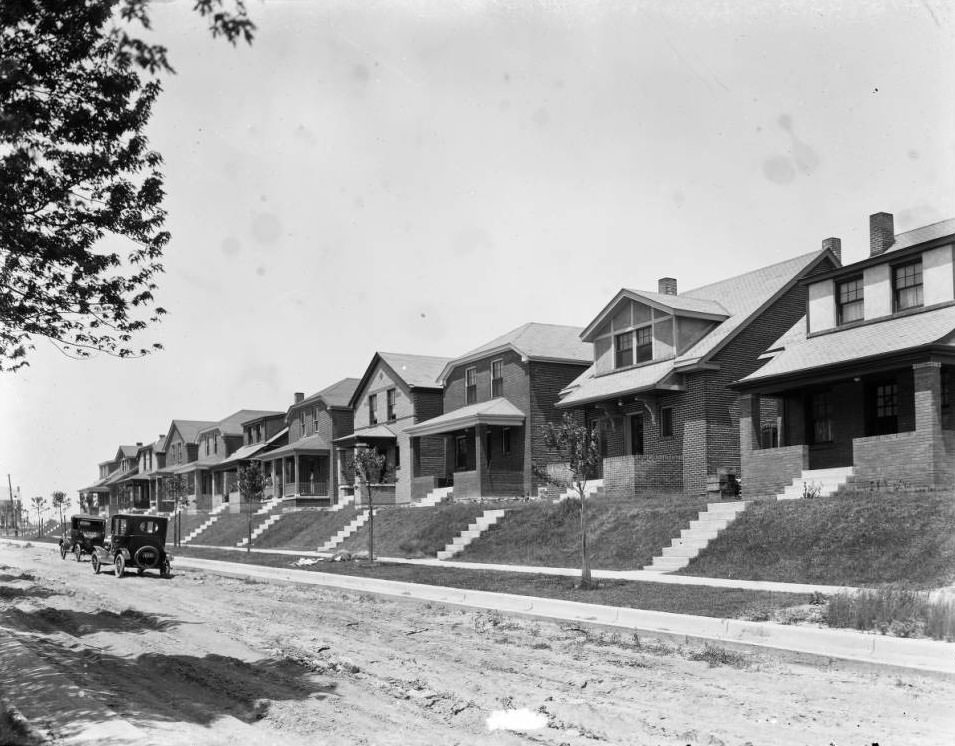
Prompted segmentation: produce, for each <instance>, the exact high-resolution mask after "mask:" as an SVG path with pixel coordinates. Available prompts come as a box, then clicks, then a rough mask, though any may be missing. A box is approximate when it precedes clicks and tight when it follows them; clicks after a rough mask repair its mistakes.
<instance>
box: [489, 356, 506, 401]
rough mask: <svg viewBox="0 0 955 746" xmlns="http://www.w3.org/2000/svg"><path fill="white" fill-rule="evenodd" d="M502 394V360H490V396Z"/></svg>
mask: <svg viewBox="0 0 955 746" xmlns="http://www.w3.org/2000/svg"><path fill="white" fill-rule="evenodd" d="M496 396H504V361H503V360H492V361H491V398H492V399H493V398H494V397H496Z"/></svg>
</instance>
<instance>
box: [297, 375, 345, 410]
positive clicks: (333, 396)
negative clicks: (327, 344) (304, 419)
mask: <svg viewBox="0 0 955 746" xmlns="http://www.w3.org/2000/svg"><path fill="white" fill-rule="evenodd" d="M356 388H358V379H357V378H343V379H342V380H340V381H337V382H336V383H333V384H332V385H331V386H327V387H326V388H323V389H322V390H321V391H317V392H316V393H314V394H312V395H311V396H307V397H305V398H304V399H303V400H302V401H300V402H298V403H297V404H293V405H292V406H291V407H289V409H288V411H289V412H291V411H292V410H293V409H296V408H297V407H302V406H305V405H306V404H314V403H315V402H317V401H319V400H321V401H323V402H325V406H326V407H329V408H333V407H337V408H339V409H347V408H348V403H349V401H351V398H352V395H353V394H354V393H355V389H356Z"/></svg>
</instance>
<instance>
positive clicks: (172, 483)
mask: <svg viewBox="0 0 955 746" xmlns="http://www.w3.org/2000/svg"><path fill="white" fill-rule="evenodd" d="M164 481H165V486H166V495H168V496H169V499H170V500H171V501H172V506H173V508H172V509H173V511H174V512H173V521H174V522H175V523H174V526H175V541H174V546H177V547H178V546H179V545H180V542H181V541H182V511H183V510H185V509H186V508H187V507H189V494H188V492H187V490H188V485H187V484H186V478H185V477H184V476H183V475H182V474H173V475H172V476H170V477H166V479H165V480H164Z"/></svg>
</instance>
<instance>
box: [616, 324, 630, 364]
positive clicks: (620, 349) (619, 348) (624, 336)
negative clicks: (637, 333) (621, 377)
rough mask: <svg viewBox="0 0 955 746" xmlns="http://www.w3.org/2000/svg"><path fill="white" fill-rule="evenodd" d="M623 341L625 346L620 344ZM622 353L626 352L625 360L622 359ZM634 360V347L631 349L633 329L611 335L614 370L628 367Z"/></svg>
mask: <svg viewBox="0 0 955 746" xmlns="http://www.w3.org/2000/svg"><path fill="white" fill-rule="evenodd" d="M621 342H623V343H625V346H624V345H623V344H621ZM623 353H626V355H627V360H623V359H622V355H623ZM633 360H634V349H633V330H632V329H631V330H629V331H626V332H621V333H620V334H614V335H613V368H614V370H621V369H622V368H629V367H630V366H632V365H633Z"/></svg>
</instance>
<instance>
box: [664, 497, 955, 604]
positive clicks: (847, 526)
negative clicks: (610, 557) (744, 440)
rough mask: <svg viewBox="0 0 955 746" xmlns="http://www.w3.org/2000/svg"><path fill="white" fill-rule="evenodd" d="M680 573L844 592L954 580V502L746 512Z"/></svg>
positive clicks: (772, 506) (846, 500) (870, 500)
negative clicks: (822, 586) (848, 588)
mask: <svg viewBox="0 0 955 746" xmlns="http://www.w3.org/2000/svg"><path fill="white" fill-rule="evenodd" d="M681 574H685V575H703V576H708V577H726V578H747V579H752V580H780V581H799V582H816V583H831V584H837V585H838V584H846V585H873V584H879V583H893V582H903V581H904V582H905V583H906V584H907V585H909V586H910V587H923V588H925V587H937V586H940V585H946V584H948V583H951V582H952V581H953V580H955V495H952V494H951V493H923V494H909V495H906V494H867V495H858V496H857V495H847V496H844V497H836V498H832V499H828V498H822V499H815V500H792V501H781V502H761V503H756V504H754V505H751V506H750V507H749V508H748V509H747V510H746V511H745V512H744V513H743V514H742V515H741V516H740V517H739V518H738V519H737V520H736V521H735V522H734V523H732V524H731V525H730V526H729V527H728V528H727V529H726V530H725V531H724V532H723V533H721V534H720V535H719V536H718V537H717V538H716V539H715V540H714V541H713V542H712V543H711V544H710V545H709V547H707V548H706V550H704V551H703V552H702V553H701V554H700V556H699V557H698V558H696V559H695V560H694V561H693V562H691V563H690V565H689V566H688V567H687V568H686V569H685V570H683V571H681Z"/></svg>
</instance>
